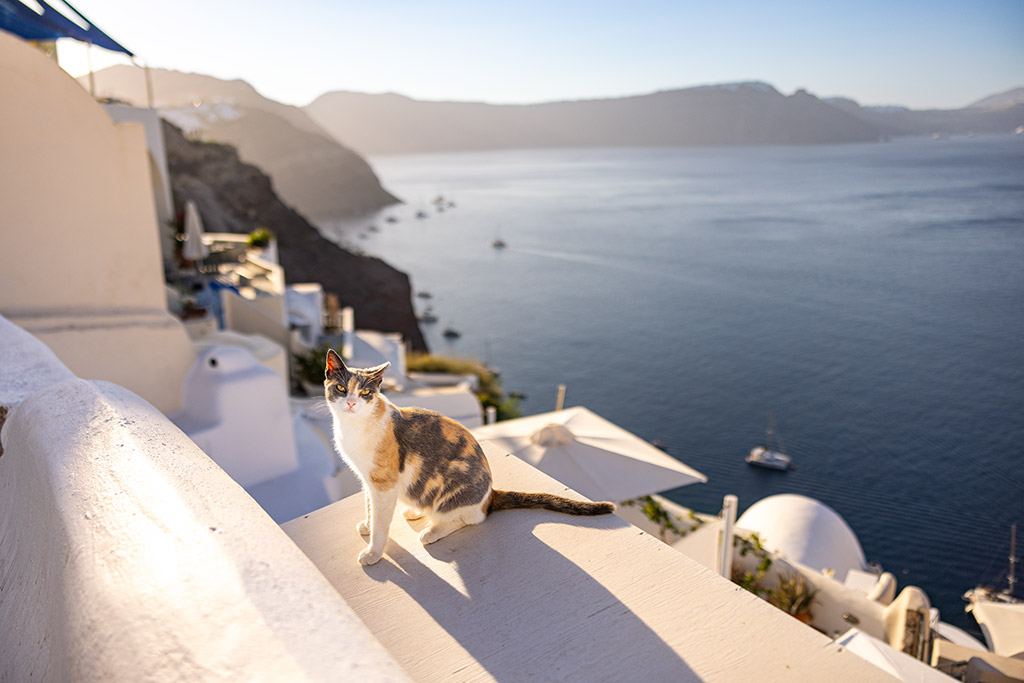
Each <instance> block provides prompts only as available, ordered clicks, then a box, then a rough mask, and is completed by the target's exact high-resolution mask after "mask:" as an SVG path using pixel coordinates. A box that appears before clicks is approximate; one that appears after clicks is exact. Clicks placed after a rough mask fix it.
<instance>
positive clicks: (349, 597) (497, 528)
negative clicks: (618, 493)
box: [284, 447, 893, 683]
mask: <svg viewBox="0 0 1024 683" xmlns="http://www.w3.org/2000/svg"><path fill="white" fill-rule="evenodd" d="M485 449H486V451H487V455H488V458H489V460H490V464H491V469H492V471H493V473H494V481H495V486H497V487H498V488H503V489H517V490H532V491H549V492H552V493H558V494H561V495H567V496H573V497H580V496H578V494H576V493H575V492H573V491H570V490H569V489H567V488H566V487H565V486H563V485H561V484H559V483H558V482H557V481H555V480H554V479H551V478H550V477H548V476H547V475H545V474H543V473H542V472H540V471H539V470H536V469H534V468H533V467H531V466H530V465H528V464H527V463H525V462H523V461H522V460H519V459H518V458H516V457H514V456H511V455H507V454H505V453H502V452H501V451H499V450H496V449H493V448H486V447H485ZM363 513H364V509H363V500H362V494H357V495H355V496H350V497H348V498H345V499H343V500H341V501H338V502H337V503H334V504H332V505H329V506H327V507H325V508H322V509H320V510H318V511H316V512H313V513H310V514H309V515H305V516H303V517H301V518H299V519H296V520H293V521H291V522H288V523H287V524H285V525H284V529H285V531H287V532H288V534H289V535H290V536H291V537H292V538H293V539H295V542H296V543H297V544H298V545H299V547H301V548H302V549H303V550H304V551H305V552H306V553H307V554H308V555H309V557H310V558H311V559H312V560H313V561H314V562H315V563H316V564H317V566H318V567H320V569H321V570H322V571H323V573H324V574H325V575H326V576H327V577H328V579H330V581H331V583H332V584H333V585H334V587H335V588H336V589H337V591H338V592H339V593H340V594H341V595H342V597H344V598H345V600H346V602H348V604H349V605H350V606H351V607H352V608H353V609H354V610H355V612H356V614H358V615H359V616H360V618H362V619H363V621H364V622H365V623H366V624H367V626H368V627H369V628H370V630H371V631H372V632H373V633H374V635H376V636H377V638H378V639H379V640H380V641H381V642H382V643H383V644H384V645H385V647H387V648H388V650H389V651H390V652H391V653H392V655H393V656H394V657H395V659H397V660H398V662H399V663H400V664H401V665H402V666H403V667H405V669H406V671H408V672H409V674H410V676H411V677H412V678H413V679H414V680H417V681H439V682H440V681H455V680H457V681H477V680H483V681H488V680H499V681H506V680H507V681H520V680H531V681H728V682H730V683H732V682H736V681H758V682H759V683H763V682H765V681H859V682H868V681H888V680H893V679H892V678H891V677H890V676H889V675H887V674H886V673H885V672H883V671H882V670H881V669H879V668H878V667H875V666H873V665H871V664H869V663H867V662H865V661H864V660H862V659H860V658H858V657H856V656H855V655H852V654H850V653H848V652H843V651H841V648H839V647H838V646H834V645H833V644H832V643H831V641H830V639H829V638H827V637H825V636H824V635H822V634H820V633H818V632H817V631H815V630H813V629H811V628H810V627H808V626H805V625H803V624H801V623H800V622H799V621H797V620H796V619H794V618H792V617H790V616H789V615H787V614H784V613H783V612H782V611H780V610H778V609H776V608H774V607H772V606H771V605H769V604H768V603H766V602H764V601H763V600H761V599H759V598H757V597H755V596H754V595H752V594H750V593H748V592H747V591H745V590H743V589H742V588H740V587H739V586H737V585H735V584H734V583H732V582H730V581H727V580H726V579H723V578H722V577H720V576H718V575H717V574H715V573H714V572H712V571H710V570H708V569H706V568H704V567H703V566H701V565H699V564H698V563H697V562H695V561H693V560H691V559H689V558H688V557H685V556H684V555H682V554H681V553H679V552H677V551H676V550H674V549H673V548H671V547H669V546H667V545H665V544H664V543H662V542H661V541H659V540H657V539H656V538H654V537H652V536H650V535H648V534H646V533H644V532H643V531H641V530H639V529H637V528H636V527H634V526H631V525H630V524H628V523H627V522H625V521H623V520H622V519H621V518H619V517H617V516H615V515H604V516H599V517H571V516H568V515H560V514H557V513H554V512H548V511H544V510H508V511H502V512H498V513H496V514H494V515H492V516H491V517H489V518H488V519H487V520H485V521H484V522H483V524H481V525H479V526H474V527H470V528H466V529H461V530H459V531H457V532H455V533H453V534H452V535H450V536H448V537H446V538H443V539H441V540H440V541H438V542H436V543H434V544H431V545H428V546H423V545H421V544H420V543H419V541H418V540H417V532H418V531H419V530H420V529H421V528H422V526H423V521H422V520H418V521H416V522H409V521H406V520H405V519H403V517H402V515H401V512H400V511H397V510H396V513H395V518H394V521H393V522H392V525H391V538H390V540H389V541H388V545H387V546H386V549H385V552H384V557H383V559H382V560H381V561H380V562H378V563H377V564H375V565H372V566H369V567H363V566H361V565H360V564H359V562H358V561H357V559H356V557H357V555H358V553H359V551H360V550H361V549H362V548H363V547H364V546H365V544H366V538H365V537H362V536H360V535H359V534H358V533H357V532H356V523H357V521H358V520H360V519H361V518H362V516H363Z"/></svg>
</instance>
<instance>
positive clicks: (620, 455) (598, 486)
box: [473, 406, 707, 502]
mask: <svg viewBox="0 0 1024 683" xmlns="http://www.w3.org/2000/svg"><path fill="white" fill-rule="evenodd" d="M473 435H474V436H476V438H477V440H478V441H480V442H481V443H491V444H493V445H495V446H497V447H498V448H501V449H503V450H505V451H506V452H508V453H511V454H513V455H515V456H518V457H519V458H522V459H523V460H525V461H527V462H528V463H530V464H531V465H533V466H534V467H536V468H537V469H539V470H540V471H542V472H544V473H545V474H547V475H549V476H551V477H553V478H555V479H557V480H558V481H560V482H562V483H563V484H565V485H566V486H568V487H570V488H572V489H574V490H576V491H578V492H579V493H582V494H583V495H584V496H586V497H588V498H590V499H591V500H610V501H614V502H621V501H624V500H631V499H633V498H638V497H640V496H646V495H650V494H652V493H657V492H659V491H666V490H668V489H673V488H676V487H679V486H686V485H687V484H693V483H696V482H705V481H707V477H705V476H704V475H703V474H701V473H700V472H698V471H697V470H694V469H692V468H691V467H688V466H687V465H684V464H683V463H681V462H679V461H678V460H676V459H675V458H673V457H671V456H669V455H667V454H666V453H664V452H662V451H661V450H659V449H657V448H655V447H654V446H652V445H651V444H649V443H647V442H646V441H644V440H643V439H641V438H639V437H638V436H636V435H635V434H632V433H631V432H629V431H627V430H625V429H623V428H622V427H619V426H618V425H616V424H613V423H611V422H609V421H608V420H605V419H604V418H602V417H600V416H599V415H596V414H595V413H593V412H591V411H590V410H587V409H586V408H584V407H582V406H579V407H575V408H566V409H565V410H556V411H555V412H552V413H543V414H541V415H531V416H529V417H521V418H517V419H515V420H505V421H503V422H497V423H495V424H490V425H484V426H483V427H478V428H477V429H474V430H473Z"/></svg>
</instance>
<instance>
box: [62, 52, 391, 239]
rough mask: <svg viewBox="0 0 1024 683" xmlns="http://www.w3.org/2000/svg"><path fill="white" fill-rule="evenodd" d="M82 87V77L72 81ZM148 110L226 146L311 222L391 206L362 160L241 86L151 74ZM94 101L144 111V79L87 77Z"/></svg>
mask: <svg viewBox="0 0 1024 683" xmlns="http://www.w3.org/2000/svg"><path fill="white" fill-rule="evenodd" d="M80 80H81V81H83V84H85V85H87V78H86V77H83V78H82V79H80ZM150 82H151V84H152V91H153V104H154V106H155V107H156V108H157V109H159V110H160V112H161V115H162V116H164V117H165V118H167V119H169V120H171V121H172V122H174V123H175V125H177V126H179V127H180V128H182V129H183V130H184V131H185V132H186V134H188V135H189V136H190V137H193V138H198V139H203V140H209V141H212V142H222V143H226V144H230V145H232V146H234V147H235V148H236V149H237V150H238V154H239V156H240V157H241V159H242V160H243V161H245V162H247V163H251V164H255V165H256V166H258V167H259V168H260V169H262V170H263V171H264V172H265V173H267V175H269V176H270V177H271V179H272V180H273V183H274V188H275V190H276V192H277V193H278V195H279V196H280V198H281V199H282V200H283V201H284V202H285V203H286V204H288V205H289V206H291V207H293V208H295V209H296V210H298V211H299V212H300V213H302V214H303V215H304V216H306V217H308V218H310V219H312V220H319V219H322V218H337V217H340V216H345V215H354V214H362V213H366V212H369V211H373V210H375V209H379V208H381V207H384V206H387V205H389V204H394V203H395V202H396V201H397V200H396V199H395V197H393V196H392V195H391V194H390V193H388V192H387V191H385V190H384V189H383V188H382V187H381V185H380V181H379V180H378V178H377V176H376V175H375V174H374V172H373V169H371V168H370V166H369V164H367V163H366V160H365V159H363V158H362V157H360V156H359V155H358V154H356V153H355V152H353V151H352V150H351V149H348V148H347V147H345V146H343V145H342V144H340V143H339V142H338V141H337V140H336V139H335V138H334V137H333V136H331V134H330V133H328V132H327V131H325V130H323V129H322V128H321V127H320V126H319V125H317V124H316V123H315V122H314V121H313V120H312V119H311V118H310V117H309V116H308V115H307V114H306V113H305V112H304V111H302V110H301V109H299V108H297V107H292V106H289V105H284V104H281V103H280V102H275V101H273V100H269V99H267V98H265V97H263V96H262V95H260V94H259V93H258V92H256V90H255V89H253V87H252V86H250V85H249V84H248V83H246V82H245V81H240V80H234V81H224V80H220V79H218V78H213V77H210V76H203V75H200V74H187V73H181V72H178V71H168V70H164V69H151V70H150ZM95 83H96V95H97V97H110V98H114V99H117V100H122V101H125V102H128V103H131V104H136V105H139V106H145V105H146V103H147V95H146V76H145V72H144V71H143V70H142V69H139V68H137V67H134V66H126V65H122V66H114V67H111V68H109V69H104V70H102V71H99V72H97V73H96V74H95Z"/></svg>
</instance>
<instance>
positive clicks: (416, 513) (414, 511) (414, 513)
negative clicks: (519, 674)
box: [402, 508, 423, 522]
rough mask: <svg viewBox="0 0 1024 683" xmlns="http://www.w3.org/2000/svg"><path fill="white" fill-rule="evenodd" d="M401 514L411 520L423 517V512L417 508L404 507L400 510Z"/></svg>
mask: <svg viewBox="0 0 1024 683" xmlns="http://www.w3.org/2000/svg"><path fill="white" fill-rule="evenodd" d="M402 516H403V517H405V518H406V519H407V520H409V521H410V522H411V521H413V520H415V519H421V518H422V517H423V512H422V511H421V510H419V508H405V510H403V511H402Z"/></svg>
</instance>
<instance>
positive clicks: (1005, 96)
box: [967, 88, 1024, 110]
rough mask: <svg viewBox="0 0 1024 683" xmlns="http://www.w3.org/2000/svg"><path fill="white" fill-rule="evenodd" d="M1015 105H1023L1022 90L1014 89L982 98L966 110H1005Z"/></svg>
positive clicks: (1023, 91) (1023, 93)
mask: <svg viewBox="0 0 1024 683" xmlns="http://www.w3.org/2000/svg"><path fill="white" fill-rule="evenodd" d="M1017 104H1024V88H1014V89H1013V90H1007V91H1006V92H1001V93H997V94H995V95H989V96H988V97H984V98H982V99H980V100H978V101H977V102H975V103H974V104H970V105H968V106H967V108H968V109H987V110H995V109H1007V108H1009V107H1012V106H1014V105H1017Z"/></svg>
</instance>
